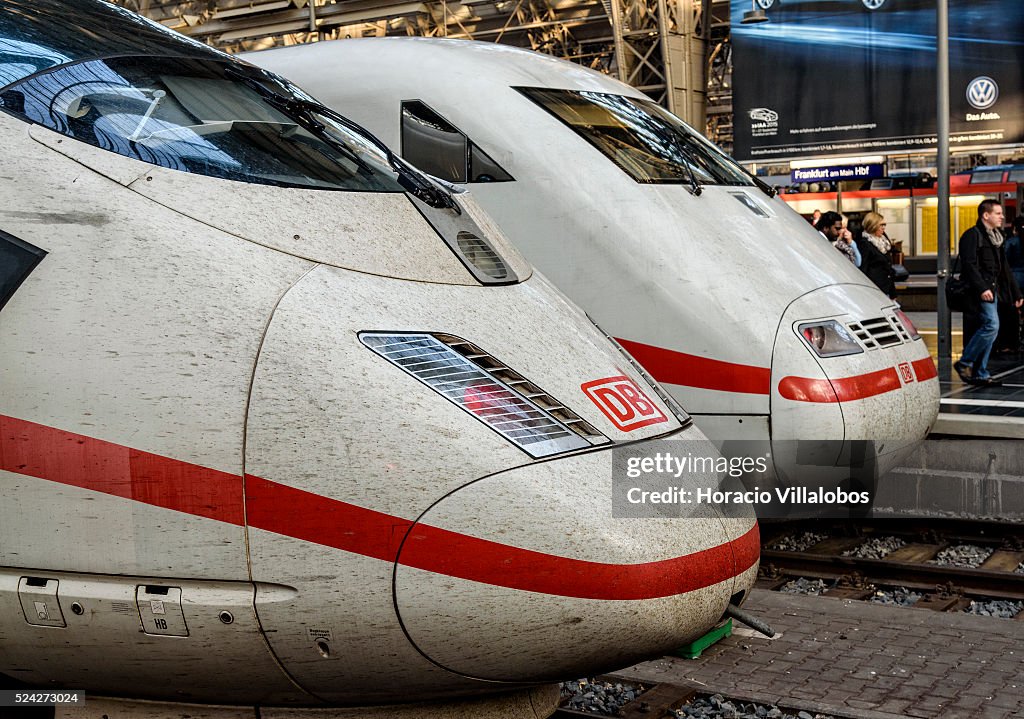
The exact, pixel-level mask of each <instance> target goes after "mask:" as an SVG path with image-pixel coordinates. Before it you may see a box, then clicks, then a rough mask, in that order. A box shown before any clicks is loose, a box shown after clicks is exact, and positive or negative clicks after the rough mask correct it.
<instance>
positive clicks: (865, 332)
mask: <svg viewBox="0 0 1024 719" xmlns="http://www.w3.org/2000/svg"><path fill="white" fill-rule="evenodd" d="M847 326H848V327H849V328H850V331H851V332H853V335H854V336H855V337H856V338H857V339H858V340H860V341H861V343H862V344H863V345H864V346H865V347H866V348H868V349H869V350H876V349H879V348H881V347H891V346H892V345H898V344H903V343H904V342H909V341H910V336H909V335H908V334H907V331H906V329H904V327H903V325H901V324H900V323H899V321H898V320H897V319H896V318H895V317H875V318H874V319H870V320H862V321H860V322H851V323H850V324H849V325H847Z"/></svg>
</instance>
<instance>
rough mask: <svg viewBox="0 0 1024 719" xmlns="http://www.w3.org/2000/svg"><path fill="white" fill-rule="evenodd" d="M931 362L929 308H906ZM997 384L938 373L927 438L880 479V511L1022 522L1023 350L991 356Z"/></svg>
mask: <svg viewBox="0 0 1024 719" xmlns="http://www.w3.org/2000/svg"><path fill="white" fill-rule="evenodd" d="M907 314H908V316H909V317H910V319H911V321H912V322H913V323H914V325H915V326H916V327H917V329H918V332H919V333H920V334H921V336H922V338H924V341H925V343H926V344H927V345H928V348H929V349H930V351H931V353H932V359H936V364H938V362H937V351H936V350H937V339H938V332H937V321H936V314H935V312H908V313H907ZM952 319H953V327H952V330H953V331H952V340H953V341H952V350H953V359H954V360H956V359H959V357H960V354H961V352H962V350H963V333H962V329H961V327H962V320H963V315H962V314H960V313H954V314H953V316H952ZM989 370H990V371H991V373H992V375H993V376H994V377H996V378H998V379H999V380H1000V381H1002V382H1003V386H1001V387H975V386H971V385H967V384H964V383H963V382H962V381H961V380H960V378H959V377H958V376H957V375H956V373H955V372H954V371H953V370H952V367H950V369H949V370H948V371H947V372H946V373H943V372H942V370H941V369H940V370H939V386H940V391H941V399H940V407H939V416H938V419H937V420H936V422H935V426H934V427H933V428H932V432H931V434H930V435H929V438H928V440H927V441H925V442H923V443H922V444H921V446H920V447H919V449H918V450H917V451H916V452H915V453H914V454H913V455H911V456H910V457H908V458H907V459H906V460H904V462H903V463H902V466H900V467H897V468H896V469H895V470H894V471H893V472H891V473H890V474H889V475H887V476H886V478H885V479H884V481H883V482H881V483H880V485H879V489H878V493H877V496H876V503H875V509H876V511H877V512H878V513H879V515H880V516H886V515H896V516H905V515H913V516H925V517H927V516H933V517H943V516H944V517H960V518H974V519H996V520H1002V521H1014V522H1021V521H1024V442H1021V441H1020V440H1021V439H1024V353H1019V352H1009V353H996V354H993V355H992V357H991V359H990V360H989Z"/></svg>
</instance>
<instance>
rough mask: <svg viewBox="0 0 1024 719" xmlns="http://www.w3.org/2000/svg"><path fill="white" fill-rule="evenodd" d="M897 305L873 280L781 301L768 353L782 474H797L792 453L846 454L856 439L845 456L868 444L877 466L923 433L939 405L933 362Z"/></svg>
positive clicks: (839, 459) (812, 457) (811, 461)
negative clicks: (853, 445)
mask: <svg viewBox="0 0 1024 719" xmlns="http://www.w3.org/2000/svg"><path fill="white" fill-rule="evenodd" d="M897 309H898V308H897V307H896V306H895V305H894V304H893V302H892V301H891V300H889V299H888V298H886V297H885V296H884V295H882V294H881V293H880V292H878V291H877V290H875V289H873V288H868V287H859V286H853V285H835V286H832V287H825V288H821V289H819V290H816V291H814V292H811V293H809V294H807V295H804V296H803V297H801V298H800V299H799V300H797V301H796V302H793V303H792V304H791V305H790V306H789V308H788V309H787V311H786V313H785V315H784V317H783V321H782V322H781V323H780V325H779V331H778V335H777V337H776V342H775V351H774V353H773V363H772V397H771V402H772V406H771V412H772V451H773V455H774V457H775V461H776V465H777V469H779V470H780V471H779V474H780V476H793V473H794V472H796V473H797V474H799V473H800V472H799V469H798V468H796V467H795V465H794V462H795V464H798V465H800V467H802V468H804V469H806V467H807V466H808V465H815V466H818V467H822V468H825V467H829V466H841V465H844V464H849V461H848V458H849V457H851V454H850V451H851V447H850V444H849V443H850V442H853V441H857V440H867V441H869V442H870V444H868V445H865V444H860V445H858V446H859V448H860V449H859V450H858V452H860V455H858V452H854V453H853V455H852V456H855V457H856V456H860V457H861V458H862V459H863V458H864V457H863V452H864V451H868V450H870V452H871V453H872V455H873V458H874V459H876V460H877V461H878V465H877V469H878V472H879V474H884V472H886V471H888V469H889V468H891V466H893V465H895V464H896V463H897V462H898V461H899V460H900V459H901V458H903V457H904V456H905V455H906V454H907V453H909V452H910V451H912V450H913V448H914V447H915V446H916V445H917V443H918V442H920V441H921V440H922V439H924V437H925V436H926V435H927V433H928V431H929V429H930V428H931V426H932V424H933V423H934V422H935V418H936V417H937V415H938V407H939V391H938V379H937V376H936V371H935V365H934V363H933V362H932V360H931V357H930V356H929V354H928V349H927V348H926V346H925V343H924V342H923V341H922V340H921V339H919V338H916V337H915V333H914V332H913V330H912V328H911V327H909V326H908V324H907V323H906V322H905V321H904V320H903V318H901V317H900V316H899V315H898V314H897ZM797 440H799V442H798V441H797ZM798 447H799V449H797V448H798ZM798 455H799V457H800V459H799V461H796V457H797V456H798ZM780 462H789V464H788V465H786V466H781V467H780V466H779V464H780Z"/></svg>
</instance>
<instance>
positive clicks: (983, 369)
mask: <svg viewBox="0 0 1024 719" xmlns="http://www.w3.org/2000/svg"><path fill="white" fill-rule="evenodd" d="M1002 226H1003V206H1002V205H1001V204H999V202H997V201H996V200H985V201H983V202H982V203H981V204H980V205H978V223H977V224H976V225H975V226H974V227H972V228H971V229H969V230H967V232H965V233H964V234H963V236H962V237H961V238H960V267H961V277H964V278H966V279H967V281H968V282H969V283H970V286H971V291H970V293H969V294H968V304H967V309H965V310H964V312H965V313H971V314H973V315H975V316H976V319H977V321H978V323H979V327H978V331H977V332H975V333H974V336H973V337H971V340H970V342H968V343H967V346H966V347H964V353H963V355H962V356H961V357H960V361H959V362H956V363H954V364H953V369H955V370H956V373H957V374H958V375H960V379H962V380H963V381H964V382H967V383H968V384H975V385H982V386H986V387H995V386H998V385H1000V384H1002V383H1001V382H999V381H997V380H994V379H992V376H991V375H990V374H989V371H988V356H989V353H991V352H992V345H993V344H994V343H995V341H996V336H997V335H998V334H999V313H998V311H997V309H996V301H997V300H1002V301H1004V302H1008V303H1010V304H1012V305H1013V306H1014V307H1020V306H1021V304H1024V300H1022V299H1021V291H1020V288H1019V287H1018V286H1017V282H1016V280H1014V279H1013V274H1012V273H1011V272H1010V267H1009V264H1007V262H1006V253H1005V252H1004V250H1003V234H1002V232H1000V228H1001V227H1002Z"/></svg>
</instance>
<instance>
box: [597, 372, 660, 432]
mask: <svg viewBox="0 0 1024 719" xmlns="http://www.w3.org/2000/svg"><path fill="white" fill-rule="evenodd" d="M580 389H582V390H583V391H584V393H586V395H587V396H588V397H590V399H591V400H592V401H593V402H594V404H596V405H597V407H598V409H600V410H601V411H602V412H604V415H605V416H606V417H607V418H608V419H610V420H611V421H612V424H614V425H615V426H616V427H618V428H619V429H621V430H622V431H623V432H632V431H633V430H634V429H640V428H641V427H646V426H647V425H649V424H657V423H658V422H668V417H666V416H665V415H664V414H663V413H662V411H661V410H660V409H658V405H656V404H654V402H652V401H651V398H650V397H648V396H647V395H645V394H644V393H643V390H641V389H640V388H639V387H637V386H636V383H635V382H634V381H633V380H631V379H629V377H625V376H621V375H620V376H619V377H607V378H605V379H596V380H594V381H593V382H584V383H583V384H581V385H580Z"/></svg>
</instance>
